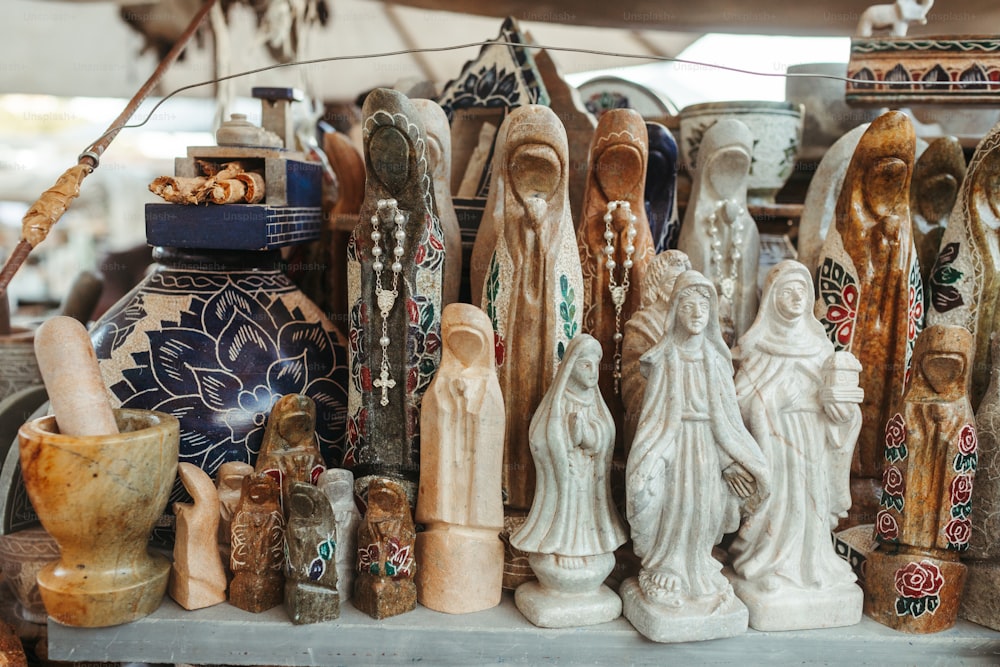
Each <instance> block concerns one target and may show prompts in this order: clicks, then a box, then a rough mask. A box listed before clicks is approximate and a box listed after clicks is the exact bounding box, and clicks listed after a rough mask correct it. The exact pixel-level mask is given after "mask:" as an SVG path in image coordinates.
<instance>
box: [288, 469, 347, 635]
mask: <svg viewBox="0 0 1000 667" xmlns="http://www.w3.org/2000/svg"><path fill="white" fill-rule="evenodd" d="M288 505H289V507H288V525H287V526H286V528H285V611H287V612H288V618H290V619H291V620H292V623H295V624H296V625H301V624H304V623H322V622H323V621H330V620H333V619H335V618H339V617H340V596H339V595H337V561H336V551H337V549H338V548H339V547H338V545H337V538H336V525H335V523H334V519H333V508H332V507H331V506H330V501H329V500H327V497H326V496H325V495H324V494H323V492H322V491H320V490H319V489H317V488H316V487H315V486H313V485H312V484H308V483H306V482H293V483H292V488H291V493H290V494H289V502H288Z"/></svg>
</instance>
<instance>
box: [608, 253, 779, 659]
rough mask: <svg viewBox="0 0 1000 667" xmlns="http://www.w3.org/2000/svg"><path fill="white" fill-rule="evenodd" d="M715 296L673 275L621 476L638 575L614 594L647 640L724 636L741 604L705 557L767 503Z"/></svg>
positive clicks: (736, 622) (743, 614)
mask: <svg viewBox="0 0 1000 667" xmlns="http://www.w3.org/2000/svg"><path fill="white" fill-rule="evenodd" d="M717 299H718V297H717V295H716V291H715V285H714V284H713V282H712V281H710V280H708V279H707V278H705V277H704V276H702V275H701V274H700V273H698V272H697V271H686V272H684V273H683V274H681V276H680V277H679V278H678V279H677V283H676V284H675V285H674V292H673V296H672V297H671V300H670V307H669V310H668V311H667V323H666V335H665V336H664V338H663V340H662V341H660V342H659V343H657V344H656V345H655V346H654V347H653V348H652V349H651V350H649V352H647V353H646V354H645V355H644V356H643V357H642V360H641V363H642V364H644V365H646V366H647V367H648V368H649V372H648V376H647V377H648V385H647V386H646V393H645V396H644V398H643V408H642V415H641V417H640V420H639V427H638V430H637V431H636V437H635V441H634V442H633V444H632V450H631V451H630V452H629V457H628V467H627V469H626V475H627V477H626V488H627V492H628V498H627V510H628V522H629V525H630V526H631V528H632V542H633V546H634V549H635V554H636V555H637V556H638V557H639V558H640V559H641V560H642V570H641V571H640V573H639V576H638V578H630V579H627V580H625V582H624V583H623V584H622V585H621V588H620V589H619V594H620V595H621V597H622V603H623V610H624V613H625V616H626V618H628V619H629V621H631V622H632V625H634V626H635V628H636V629H637V630H638V631H639V632H640V633H642V634H643V635H645V636H646V637H648V638H649V639H652V640H653V641H658V642H682V641H695V640H703V639H714V638H717V637H729V636H733V635H736V634H740V633H742V632H744V631H746V628H747V619H748V614H747V608H746V607H745V606H744V605H743V603H742V602H740V601H739V600H738V599H737V598H736V596H735V595H734V594H733V589H732V587H731V586H730V585H729V582H728V581H727V580H726V577H725V576H723V574H722V564H721V563H720V562H719V561H717V560H716V559H715V558H713V556H712V550H713V547H714V546H715V545H716V544H717V543H718V542H719V541H720V540H721V539H722V536H723V535H724V534H725V533H728V532H732V531H734V530H736V529H737V528H738V527H739V524H740V515H741V514H752V513H754V512H755V511H757V510H758V508H759V507H760V506H761V504H762V503H763V501H764V500H765V499H766V498H767V497H768V493H769V492H768V487H769V484H770V479H769V473H768V466H767V462H766V461H765V459H764V457H763V455H762V454H761V451H760V448H759V447H758V446H757V443H756V442H754V439H753V436H751V435H750V433H749V432H747V429H746V427H745V426H744V425H743V420H742V418H741V417H740V412H739V405H738V404H737V402H736V391H735V388H734V385H733V380H732V377H733V365H732V361H731V357H730V353H729V348H728V347H726V344H725V342H724V341H723V339H722V332H721V330H720V325H719V316H718V301H717Z"/></svg>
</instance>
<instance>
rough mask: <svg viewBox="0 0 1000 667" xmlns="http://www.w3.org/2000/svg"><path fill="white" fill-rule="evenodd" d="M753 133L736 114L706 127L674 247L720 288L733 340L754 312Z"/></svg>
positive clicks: (727, 334)
mask: <svg viewBox="0 0 1000 667" xmlns="http://www.w3.org/2000/svg"><path fill="white" fill-rule="evenodd" d="M753 143H754V138H753V134H752V133H751V132H750V130H749V129H748V128H747V126H746V125H744V124H743V123H741V122H740V121H738V120H735V119H725V120H721V121H719V122H718V123H716V124H715V125H713V126H712V127H710V128H709V129H708V130H706V132H705V136H704V138H703V139H702V141H701V147H700V148H699V149H698V164H699V167H698V171H697V172H696V173H695V176H694V183H693V184H692V185H691V196H690V198H689V199H688V206H687V211H686V212H685V214H684V224H683V225H681V233H680V237H679V238H678V240H677V248H678V249H679V250H683V251H684V252H685V253H687V255H688V257H690V258H691V266H692V267H693V268H694V269H695V270H696V271H700V272H701V273H703V274H704V275H705V277H706V278H708V279H709V280H711V281H712V284H714V285H715V289H716V290H717V291H718V293H719V317H720V322H721V324H722V336H723V339H724V340H725V342H726V344H727V345H734V344H735V343H736V340H737V339H738V338H739V337H740V336H742V335H743V332H744V331H746V330H747V328H748V327H749V326H750V323H751V322H753V318H754V316H755V315H756V314H757V265H758V263H759V260H760V237H759V234H758V233H757V224H756V223H755V222H754V219H753V218H751V217H750V214H749V213H748V212H747V180H748V177H749V174H750V166H751V156H752V155H753Z"/></svg>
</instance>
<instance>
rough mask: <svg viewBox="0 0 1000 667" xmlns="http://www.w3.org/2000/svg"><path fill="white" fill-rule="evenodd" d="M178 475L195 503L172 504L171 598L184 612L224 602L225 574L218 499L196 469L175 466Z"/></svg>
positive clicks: (202, 474)
mask: <svg viewBox="0 0 1000 667" xmlns="http://www.w3.org/2000/svg"><path fill="white" fill-rule="evenodd" d="M177 475H178V477H180V479H181V483H183V484H184V488H185V489H186V490H187V492H188V493H189V494H190V495H191V497H192V498H193V499H194V504H193V505H190V504H187V503H174V515H175V516H176V517H177V534H176V538H175V540H174V564H173V566H172V567H171V568H170V585H169V589H168V590H169V592H170V597H172V598H173V599H174V600H176V601H177V604H179V605H180V606H182V607H184V608H185V609H201V608H203V607H211V606H212V605H214V604H219V603H220V602H225V601H226V571H225V569H223V567H222V559H221V558H220V556H219V548H218V544H217V538H218V533H219V496H218V494H217V493H216V491H215V486H214V485H213V484H212V478H211V477H209V476H208V474H207V473H205V471H203V470H202V469H201V468H199V467H198V466H196V465H194V464H191V463H184V462H181V463H178V464H177Z"/></svg>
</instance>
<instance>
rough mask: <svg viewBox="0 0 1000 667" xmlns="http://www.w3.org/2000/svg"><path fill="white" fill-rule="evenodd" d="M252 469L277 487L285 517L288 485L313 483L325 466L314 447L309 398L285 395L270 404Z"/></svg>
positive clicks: (312, 406)
mask: <svg viewBox="0 0 1000 667" xmlns="http://www.w3.org/2000/svg"><path fill="white" fill-rule="evenodd" d="M255 469H256V472H258V473H263V474H265V475H270V476H271V477H273V478H274V479H275V480H276V481H277V482H278V484H279V485H280V486H281V501H282V502H281V506H282V508H283V510H284V511H285V512H286V514H287V507H288V494H289V493H290V489H291V487H292V483H293V482H309V483H310V484H315V483H316V480H317V479H319V475H320V473H321V472H323V470H325V469H326V465H325V464H324V463H323V455H322V454H320V451H319V446H318V445H317V444H316V404H315V403H314V402H313V400H312V399H311V398H309V397H308V396H304V395H302V394H286V395H284V396H282V397H281V398H279V399H278V401H277V402H276V403H275V404H274V407H273V408H271V415H270V416H269V417H268V419H267V428H266V429H265V431H264V442H263V443H261V446H260V454H258V456H257V465H256V468H255Z"/></svg>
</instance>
